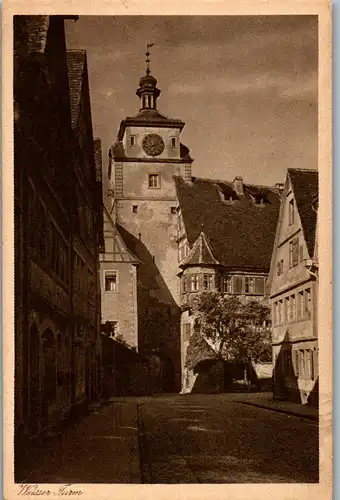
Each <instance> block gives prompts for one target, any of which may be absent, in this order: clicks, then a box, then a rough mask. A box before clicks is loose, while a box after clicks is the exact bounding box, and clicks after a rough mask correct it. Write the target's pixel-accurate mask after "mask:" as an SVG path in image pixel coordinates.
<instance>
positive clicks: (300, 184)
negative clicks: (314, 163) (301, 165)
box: [288, 168, 319, 257]
mask: <svg viewBox="0 0 340 500" xmlns="http://www.w3.org/2000/svg"><path fill="white" fill-rule="evenodd" d="M288 176H289V179H290V182H291V185H292V189H293V192H294V197H295V201H296V206H297V210H298V212H299V215H300V219H301V224H302V228H303V232H304V236H305V240H306V243H307V248H308V252H309V255H310V257H312V256H313V254H314V245H315V233H316V220H317V212H316V209H315V208H316V207H315V201H316V200H317V197H318V192H319V176H318V171H317V170H307V169H294V168H289V169H288Z"/></svg>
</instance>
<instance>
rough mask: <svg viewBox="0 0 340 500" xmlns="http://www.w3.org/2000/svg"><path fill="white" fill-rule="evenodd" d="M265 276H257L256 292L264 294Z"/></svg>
mask: <svg viewBox="0 0 340 500" xmlns="http://www.w3.org/2000/svg"><path fill="white" fill-rule="evenodd" d="M264 281H265V280H264V278H262V277H261V278H255V293H256V294H259V295H264Z"/></svg>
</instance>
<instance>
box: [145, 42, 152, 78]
mask: <svg viewBox="0 0 340 500" xmlns="http://www.w3.org/2000/svg"><path fill="white" fill-rule="evenodd" d="M153 46H154V43H147V44H146V52H145V55H146V59H145V62H146V74H147V75H150V52H149V49H150V48H151V47H153Z"/></svg>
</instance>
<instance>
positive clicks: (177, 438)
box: [16, 395, 318, 484]
mask: <svg viewBox="0 0 340 500" xmlns="http://www.w3.org/2000/svg"><path fill="white" fill-rule="evenodd" d="M16 480H17V482H29V483H33V482H34V483H37V482H39V483H49V482H58V483H59V482H60V483H79V482H80V483H83V482H84V483H153V484H155V483H156V484H157V483H163V484H167V483H274V482H275V483H281V482H284V483H286V482H298V483H306V482H317V481H318V426H317V423H316V422H313V421H308V420H305V419H302V418H298V417H294V416H288V415H284V414H281V413H277V412H274V411H272V410H266V409H263V408H257V407H253V406H249V405H245V404H242V403H239V402H236V401H234V400H233V396H232V395H216V396H214V395H206V396H205V395H203V396H202V395H192V396H159V397H153V398H151V397H148V398H130V399H126V400H123V399H122V400H116V401H115V402H114V403H113V404H111V405H109V406H106V407H104V408H102V409H101V410H100V411H98V412H97V413H94V414H92V415H90V416H88V417H86V418H85V419H84V420H83V421H81V422H80V423H78V424H77V426H76V427H74V428H71V429H69V430H68V431H67V433H66V434H65V435H64V436H63V438H62V439H61V440H56V441H54V442H51V443H49V444H48V446H45V447H44V448H43V449H41V450H39V451H38V453H36V454H35V455H34V456H33V455H32V456H31V458H30V460H29V462H28V463H27V464H26V466H25V467H23V468H22V469H21V470H20V471H18V474H17V479H16Z"/></svg>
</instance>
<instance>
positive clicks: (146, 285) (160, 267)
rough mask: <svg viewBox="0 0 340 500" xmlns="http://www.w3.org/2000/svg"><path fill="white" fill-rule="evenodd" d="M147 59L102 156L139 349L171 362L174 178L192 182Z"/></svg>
mask: <svg viewBox="0 0 340 500" xmlns="http://www.w3.org/2000/svg"><path fill="white" fill-rule="evenodd" d="M149 55H150V54H149V52H148V50H147V52H146V56H147V59H146V62H147V68H146V73H145V75H144V76H142V78H141V79H140V82H139V87H138V89H137V92H136V94H137V96H138V97H139V100H140V108H139V111H138V113H137V114H136V115H135V116H132V117H127V118H125V119H124V120H123V121H122V122H121V124H120V128H119V131H118V136H117V141H116V142H115V144H114V145H113V146H112V148H111V149H110V152H109V157H110V163H109V172H108V175H109V187H110V191H109V193H111V197H110V198H109V199H110V203H109V205H111V206H109V207H108V208H109V211H110V213H111V214H112V216H113V220H114V221H115V223H116V224H117V227H118V228H119V230H120V232H121V234H122V236H123V238H125V241H126V242H127V244H130V250H132V252H133V253H134V255H136V257H137V258H138V259H139V261H140V262H141V264H140V265H139V267H138V273H139V276H138V280H137V282H138V284H137V286H138V291H137V308H138V330H139V332H138V336H139V346H140V347H139V350H140V352H144V353H145V352H146V351H148V349H149V350H150V352H151V351H152V352H160V351H161V350H163V351H164V352H166V353H167V354H169V353H171V352H172V351H173V357H174V356H177V354H178V355H179V352H178V353H176V354H175V353H174V351H175V350H176V349H179V347H180V310H179V293H180V289H179V278H178V277H177V272H178V247H177V219H178V213H177V198H176V191H175V183H174V176H182V177H183V178H184V179H187V180H191V164H192V159H191V157H190V154H189V149H188V148H187V147H186V146H184V145H183V144H182V143H181V132H182V130H183V127H184V125H185V124H184V122H183V121H182V120H180V119H173V118H169V117H167V116H165V115H163V114H161V113H160V112H159V111H158V108H157V100H158V97H159V95H160V90H159V89H158V88H157V80H156V78H154V76H152V75H151V72H150V67H149V63H150V60H149ZM176 346H177V347H176ZM173 364H175V365H176V364H177V362H175V361H173ZM175 371H178V369H177V368H175ZM179 371H180V368H179ZM178 377H180V373H177V375H176V379H177V378H178Z"/></svg>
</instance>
